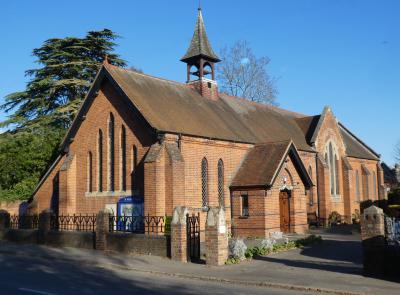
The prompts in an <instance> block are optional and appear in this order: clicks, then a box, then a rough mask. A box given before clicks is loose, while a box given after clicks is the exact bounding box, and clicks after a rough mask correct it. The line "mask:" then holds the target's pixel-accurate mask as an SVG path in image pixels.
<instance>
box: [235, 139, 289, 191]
mask: <svg viewBox="0 0 400 295" xmlns="http://www.w3.org/2000/svg"><path fill="white" fill-rule="evenodd" d="M290 143H291V142H290V141H283V142H278V143H268V144H260V145H256V146H254V147H253V148H252V149H250V150H249V152H248V153H247V155H246V157H245V159H244V161H243V163H242V165H241V166H240V168H239V170H238V172H237V173H236V175H235V177H234V178H233V180H232V182H231V187H241V186H259V187H261V186H270V185H272V182H273V179H274V176H275V174H276V171H277V170H278V168H279V166H280V163H281V161H282V158H283V157H284V156H285V155H286V152H287V149H288V147H289V144H290ZM261 159H262V160H261Z"/></svg>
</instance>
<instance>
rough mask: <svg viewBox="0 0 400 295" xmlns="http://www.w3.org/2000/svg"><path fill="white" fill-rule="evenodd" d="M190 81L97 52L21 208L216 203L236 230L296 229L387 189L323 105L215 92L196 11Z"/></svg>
mask: <svg viewBox="0 0 400 295" xmlns="http://www.w3.org/2000/svg"><path fill="white" fill-rule="evenodd" d="M181 61H182V62H184V63H186V64H187V82H186V83H179V82H175V81H169V80H165V79H161V78H157V77H153V76H149V75H145V74H142V73H138V72H135V71H131V70H127V69H123V68H119V67H116V66H113V65H110V64H109V63H108V62H107V60H105V62H104V64H103V66H102V67H101V69H100V71H99V73H98V74H97V77H96V79H95V81H94V82H93V84H92V86H91V89H90V90H89V92H88V94H87V96H86V98H85V100H84V102H83V104H82V107H81V109H80V110H79V113H78V114H77V116H76V118H75V120H74V121H73V124H72V126H71V128H70V129H69V131H68V133H67V135H66V136H65V138H64V140H63V142H62V144H61V146H60V151H61V152H60V154H59V156H58V158H57V159H56V161H55V162H54V163H53V165H52V166H51V168H50V169H49V170H48V171H47V173H46V174H45V176H44V177H43V179H42V180H41V181H40V183H39V185H38V187H37V189H36V190H35V192H34V194H33V196H32V198H31V199H30V204H29V210H30V211H31V212H40V211H42V210H44V209H48V208H50V209H52V210H53V211H54V212H56V213H58V214H74V213H83V214H85V213H97V212H98V211H99V210H100V209H104V208H108V209H110V210H111V211H113V212H114V213H115V214H117V204H118V202H119V201H120V200H121V199H129V198H127V197H132V199H133V198H135V200H139V201H140V200H141V202H142V206H143V210H144V212H143V214H146V215H148V214H149V215H152V216H171V215H172V212H173V209H174V207H176V206H187V207H188V208H189V210H190V211H192V212H200V216H201V220H202V223H203V224H204V221H205V214H206V212H207V210H208V209H209V208H210V207H218V206H221V207H223V208H225V212H226V219H227V222H228V226H229V228H230V229H231V231H232V233H233V234H234V235H236V236H258V237H260V236H267V235H268V234H269V233H270V232H276V231H282V232H304V231H305V230H306V229H307V228H308V224H307V216H308V215H310V214H311V213H313V214H315V215H316V216H319V217H321V218H328V216H329V215H330V213H331V212H333V211H337V212H338V213H339V214H341V215H342V216H343V217H344V220H345V221H346V222H351V215H352V213H354V212H355V210H356V209H359V203H360V201H362V200H366V199H372V200H374V199H379V198H384V190H383V171H382V169H381V166H380V159H379V155H378V154H377V153H376V152H374V151H373V150H372V149H371V148H369V147H368V146H367V145H366V144H365V143H364V142H362V141H361V140H360V139H358V138H357V137H356V136H355V135H354V134H353V133H352V132H351V131H350V130H349V129H348V128H347V127H345V126H344V125H343V124H341V123H340V122H339V121H338V120H337V118H336V117H335V116H334V113H333V112H332V109H331V108H329V107H325V108H324V109H323V111H322V113H321V114H317V115H314V116H308V115H303V114H300V113H295V112H291V111H287V110H283V109H280V108H277V107H272V106H268V105H264V104H259V103H254V102H249V101H247V100H245V99H242V98H239V97H232V96H229V95H227V94H224V93H220V92H218V84H217V81H215V75H214V72H215V66H217V63H218V62H219V61H220V59H219V58H218V56H217V55H216V54H215V52H214V51H213V49H212V47H211V44H210V42H209V40H208V38H207V35H206V31H205V27H204V23H203V18H202V13H201V10H200V9H199V11H198V17H197V22H196V26H195V31H194V34H193V38H192V40H191V43H190V46H189V48H188V50H187V52H186V54H185V55H184V56H183V57H182V59H181ZM139 203H140V202H139Z"/></svg>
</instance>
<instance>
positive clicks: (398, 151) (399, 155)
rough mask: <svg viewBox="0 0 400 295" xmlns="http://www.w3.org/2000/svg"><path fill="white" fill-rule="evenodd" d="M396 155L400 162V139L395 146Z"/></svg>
mask: <svg viewBox="0 0 400 295" xmlns="http://www.w3.org/2000/svg"><path fill="white" fill-rule="evenodd" d="M394 157H395V159H396V161H397V162H398V163H400V141H399V142H398V143H397V145H396V147H395V148H394Z"/></svg>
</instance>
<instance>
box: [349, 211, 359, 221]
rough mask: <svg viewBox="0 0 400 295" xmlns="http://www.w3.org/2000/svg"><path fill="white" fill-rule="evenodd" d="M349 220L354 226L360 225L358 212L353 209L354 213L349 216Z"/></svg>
mask: <svg viewBox="0 0 400 295" xmlns="http://www.w3.org/2000/svg"><path fill="white" fill-rule="evenodd" d="M351 219H352V220H353V223H354V224H358V223H360V210H358V209H355V210H354V213H353V214H351Z"/></svg>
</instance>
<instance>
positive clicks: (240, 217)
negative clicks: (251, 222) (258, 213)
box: [239, 215, 250, 219]
mask: <svg viewBox="0 0 400 295" xmlns="http://www.w3.org/2000/svg"><path fill="white" fill-rule="evenodd" d="M249 217H250V216H248V215H247V216H239V219H248V218H249Z"/></svg>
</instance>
